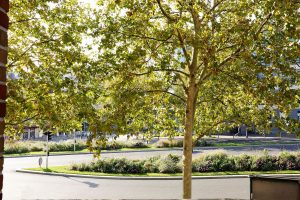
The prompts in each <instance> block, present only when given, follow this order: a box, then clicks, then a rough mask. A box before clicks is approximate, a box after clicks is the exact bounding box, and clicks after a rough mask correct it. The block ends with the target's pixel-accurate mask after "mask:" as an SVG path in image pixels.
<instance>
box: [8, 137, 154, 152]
mask: <svg viewBox="0 0 300 200" xmlns="http://www.w3.org/2000/svg"><path fill="white" fill-rule="evenodd" d="M148 147H149V146H147V145H146V144H144V143H143V142H115V141H113V142H108V143H107V144H106V146H105V147H102V148H101V149H103V150H113V149H122V148H148ZM86 148H87V145H86V142H85V141H80V140H78V141H77V142H76V150H77V151H80V150H83V149H86ZM45 149H46V142H40V141H18V142H6V143H5V144H4V153H5V154H21V153H29V152H39V151H45ZM73 150H74V143H73V141H63V142H49V151H50V152H59V151H73Z"/></svg>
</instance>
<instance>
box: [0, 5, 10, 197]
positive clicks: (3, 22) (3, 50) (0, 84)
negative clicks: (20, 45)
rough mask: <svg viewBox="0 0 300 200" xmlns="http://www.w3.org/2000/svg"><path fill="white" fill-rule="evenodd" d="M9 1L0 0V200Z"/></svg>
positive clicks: (0, 193)
mask: <svg viewBox="0 0 300 200" xmlns="http://www.w3.org/2000/svg"><path fill="white" fill-rule="evenodd" d="M8 9H9V0H0V200H2V188H3V174H2V170H3V161H4V159H3V151H4V137H3V135H4V128H5V124H4V117H5V114H6V102H5V99H6V93H7V90H6V67H5V65H6V63H7V29H8V17H7V12H8Z"/></svg>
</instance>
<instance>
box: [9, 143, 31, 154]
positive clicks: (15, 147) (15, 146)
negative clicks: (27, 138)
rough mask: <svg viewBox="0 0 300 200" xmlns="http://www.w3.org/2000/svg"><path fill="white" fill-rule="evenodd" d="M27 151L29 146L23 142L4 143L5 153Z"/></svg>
mask: <svg viewBox="0 0 300 200" xmlns="http://www.w3.org/2000/svg"><path fill="white" fill-rule="evenodd" d="M28 152H30V148H29V147H28V146H27V145H25V144H19V143H6V144H5V145H4V153H5V154H20V153H28Z"/></svg>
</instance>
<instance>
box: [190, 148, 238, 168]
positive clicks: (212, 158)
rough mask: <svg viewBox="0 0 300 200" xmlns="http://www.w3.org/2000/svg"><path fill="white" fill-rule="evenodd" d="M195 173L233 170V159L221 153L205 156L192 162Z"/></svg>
mask: <svg viewBox="0 0 300 200" xmlns="http://www.w3.org/2000/svg"><path fill="white" fill-rule="evenodd" d="M193 168H194V169H195V171H197V172H212V171H213V172H217V171H232V170H235V164H234V159H233V158H232V157H231V156H228V155H227V154H225V153H223V152H218V153H213V154H207V155H205V156H202V157H200V158H198V159H196V160H195V161H194V165H193Z"/></svg>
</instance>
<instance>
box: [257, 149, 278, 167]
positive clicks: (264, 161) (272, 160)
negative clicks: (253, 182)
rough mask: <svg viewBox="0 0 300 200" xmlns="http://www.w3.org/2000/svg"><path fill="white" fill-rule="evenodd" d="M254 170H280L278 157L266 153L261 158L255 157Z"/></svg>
mask: <svg viewBox="0 0 300 200" xmlns="http://www.w3.org/2000/svg"><path fill="white" fill-rule="evenodd" d="M251 169H252V170H256V171H271V170H277V169H278V163H277V157H276V156H272V155H269V154H268V152H264V154H263V155H261V156H255V157H254V160H253V163H252V168H251Z"/></svg>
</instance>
